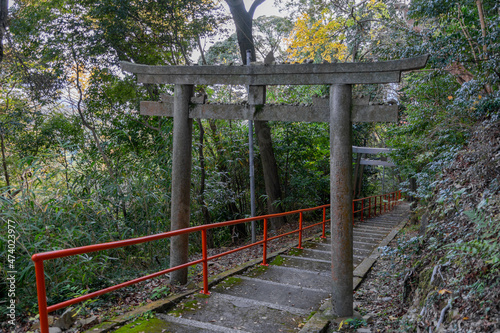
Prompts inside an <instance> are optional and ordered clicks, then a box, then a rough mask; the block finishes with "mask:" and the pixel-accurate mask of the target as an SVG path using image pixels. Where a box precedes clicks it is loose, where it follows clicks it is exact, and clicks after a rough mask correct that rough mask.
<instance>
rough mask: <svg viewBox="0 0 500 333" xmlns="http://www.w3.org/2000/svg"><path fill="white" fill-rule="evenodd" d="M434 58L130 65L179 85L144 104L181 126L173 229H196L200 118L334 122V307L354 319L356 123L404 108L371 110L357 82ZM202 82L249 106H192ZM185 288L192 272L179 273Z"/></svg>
mask: <svg viewBox="0 0 500 333" xmlns="http://www.w3.org/2000/svg"><path fill="white" fill-rule="evenodd" d="M427 59H428V56H427V55H426V56H420V57H416V58H410V59H403V60H395V61H385V62H373V63H334V64H300V65H295V64H283V65H269V66H266V65H263V66H146V65H138V64H132V63H126V62H122V63H121V67H122V69H123V70H124V71H126V72H130V73H134V74H136V75H137V80H138V82H141V83H149V84H160V83H167V84H174V85H175V88H174V96H173V97H171V96H165V95H163V96H162V97H161V99H162V100H161V101H160V102H141V114H143V115H158V116H170V117H173V118H174V125H173V163H172V164H173V165H172V197H171V205H172V210H171V229H172V230H176V229H180V228H186V227H189V204H190V197H189V196H190V184H191V179H190V178H191V140H192V118H212V119H240V120H278V121H307V122H329V123H330V203H331V213H330V215H331V237H332V238H331V243H332V284H333V285H332V305H333V310H334V312H335V314H336V315H338V316H341V317H343V316H351V315H352V314H353V290H352V289H353V240H352V239H353V231H352V182H351V176H352V165H351V163H352V142H351V131H352V122H390V121H392V122H394V121H397V106H395V105H392V106H386V105H368V104H367V103H366V104H359V103H356V100H353V99H352V85H353V84H379V83H393V82H399V81H400V79H401V72H402V71H408V70H416V69H420V68H423V67H425V65H426V63H427ZM196 84H203V85H206V84H228V85H229V84H231V85H235V84H240V85H247V86H248V88H249V89H248V104H246V105H219V104H205V103H204V101H198V102H196V99H193V100H192V97H193V87H194V85H196ZM321 84H328V85H330V97H329V99H315V100H314V101H313V104H312V105H310V106H292V105H266V104H265V96H266V86H267V85H321ZM187 254H188V238H187V235H182V236H176V237H174V238H173V239H172V241H171V261H170V264H171V267H173V266H176V265H181V264H183V263H186V262H187V259H188V258H187ZM171 279H172V281H174V282H181V283H185V282H186V280H187V270H179V271H175V272H173V274H172V275H171Z"/></svg>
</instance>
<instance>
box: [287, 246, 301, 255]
mask: <svg viewBox="0 0 500 333" xmlns="http://www.w3.org/2000/svg"><path fill="white" fill-rule="evenodd" d="M302 252H304V251H303V250H302V249H297V248H293V249H290V251H288V255H289V256H300V255H301V254H302Z"/></svg>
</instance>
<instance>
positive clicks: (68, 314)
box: [54, 308, 76, 330]
mask: <svg viewBox="0 0 500 333" xmlns="http://www.w3.org/2000/svg"><path fill="white" fill-rule="evenodd" d="M75 316H76V311H75V310H74V309H73V308H68V309H67V310H66V311H64V313H63V314H62V316H61V317H60V318H59V319H57V320H56V321H55V322H54V327H59V328H61V329H63V330H67V329H68V328H70V327H71V326H72V325H73V323H74V322H75V320H76V318H75Z"/></svg>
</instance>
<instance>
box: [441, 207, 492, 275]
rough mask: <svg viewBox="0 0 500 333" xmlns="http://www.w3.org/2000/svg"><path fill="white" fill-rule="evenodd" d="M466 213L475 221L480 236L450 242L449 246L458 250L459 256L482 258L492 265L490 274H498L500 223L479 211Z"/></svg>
mask: <svg viewBox="0 0 500 333" xmlns="http://www.w3.org/2000/svg"><path fill="white" fill-rule="evenodd" d="M464 214H465V215H467V217H468V218H469V219H470V220H471V221H472V222H473V223H474V227H475V229H476V231H477V235H478V237H477V239H473V240H469V241H466V242H457V243H456V244H450V245H448V246H447V248H449V249H452V250H454V251H458V255H459V256H468V257H472V258H480V259H482V260H483V261H484V263H485V264H487V265H488V266H490V269H489V272H488V274H489V275H490V276H496V275H497V274H498V272H499V271H500V244H499V243H498V235H499V233H500V224H498V221H494V220H493V218H491V217H485V216H483V215H482V214H481V213H479V212H477V211H466V212H464ZM452 254H454V253H452ZM449 255H450V254H449Z"/></svg>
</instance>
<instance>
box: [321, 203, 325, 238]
mask: <svg viewBox="0 0 500 333" xmlns="http://www.w3.org/2000/svg"><path fill="white" fill-rule="evenodd" d="M325 227H326V207H323V234H322V235H321V238H323V239H325V238H326V236H325Z"/></svg>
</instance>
